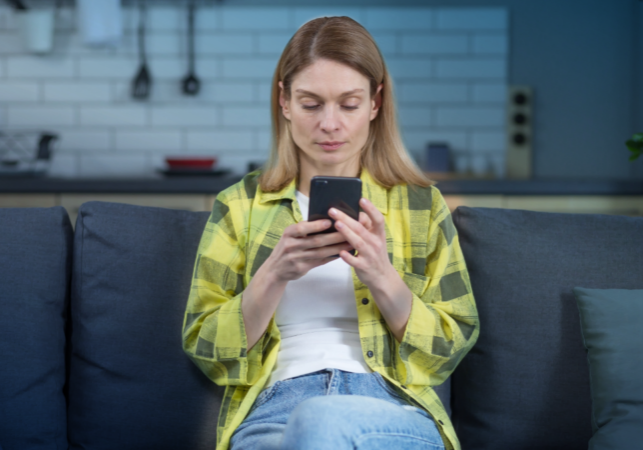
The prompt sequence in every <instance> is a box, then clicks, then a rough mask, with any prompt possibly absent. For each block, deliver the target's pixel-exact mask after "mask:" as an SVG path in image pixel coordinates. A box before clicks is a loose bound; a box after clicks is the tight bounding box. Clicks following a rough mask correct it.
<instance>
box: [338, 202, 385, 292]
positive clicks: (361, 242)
mask: <svg viewBox="0 0 643 450" xmlns="http://www.w3.org/2000/svg"><path fill="white" fill-rule="evenodd" d="M360 205H361V207H362V208H363V209H364V211H365V212H366V214H365V213H364V212H360V213H359V221H357V220H355V219H353V218H352V217H350V216H348V215H347V214H345V213H343V212H342V211H339V210H337V209H335V208H331V209H330V210H329V214H330V216H331V217H332V218H333V219H335V228H336V229H337V231H339V232H340V233H341V234H342V235H343V236H344V238H346V241H347V242H348V243H349V244H351V245H352V246H353V248H354V249H355V250H357V252H358V253H357V256H353V255H351V254H350V253H349V252H347V251H346V250H342V251H341V252H339V256H340V257H341V258H342V259H343V260H344V261H345V262H346V263H347V264H349V265H351V266H353V268H355V273H356V274H357V277H358V278H359V279H360V280H361V281H362V283H364V284H365V285H366V286H367V287H368V288H369V289H371V290H372V289H374V288H376V287H377V286H378V282H380V284H381V283H382V282H384V281H385V280H386V279H387V278H389V277H390V276H391V275H392V273H393V272H395V269H394V268H393V265H392V264H391V261H390V260H389V258H388V251H387V249H386V228H385V222H384V216H383V215H382V213H381V212H380V211H379V210H378V209H377V208H376V207H375V205H373V203H371V202H370V201H369V200H368V199H366V198H362V199H361V200H360Z"/></svg>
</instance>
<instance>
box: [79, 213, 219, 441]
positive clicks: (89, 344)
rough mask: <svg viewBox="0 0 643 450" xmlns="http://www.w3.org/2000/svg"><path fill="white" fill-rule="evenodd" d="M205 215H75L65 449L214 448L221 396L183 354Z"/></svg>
mask: <svg viewBox="0 0 643 450" xmlns="http://www.w3.org/2000/svg"><path fill="white" fill-rule="evenodd" d="M208 216H209V213H208V212H188V211H178V210H171V209H163V208H151V207H140V206H131V205H125V204H118V203H105V202H88V203H85V204H83V205H82V206H81V208H80V211H79V214H78V219H77V222H76V229H75V239H74V263H73V276H72V278H73V286H72V297H71V319H72V334H71V348H72V353H71V367H70V390H69V412H68V421H69V441H70V448H71V449H80V448H82V449H85V450H94V449H110V450H113V449H119V450H128V449H132V450H140V449H146V448H154V449H157V450H162V449H167V450H175V449H190V450H197V449H204V450H205V449H208V450H211V449H213V448H215V446H216V420H217V416H218V413H219V407H220V399H221V396H222V388H220V387H219V386H217V385H216V384H214V383H213V382H211V381H210V380H208V379H207V378H206V377H205V375H203V373H201V372H200V371H199V369H197V367H196V366H195V365H194V364H193V363H192V362H191V361H190V360H189V359H188V358H187V356H186V355H185V354H184V353H183V350H182V340H181V329H182V323H183V313H184V311H185V305H186V302H187V298H188V293H189V288H190V282H191V279H192V270H193V267H194V259H195V256H196V250H197V246H198V243H199V239H200V237H201V234H202V232H203V229H204V226H205V223H206V221H207V219H208Z"/></svg>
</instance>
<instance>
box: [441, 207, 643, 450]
mask: <svg viewBox="0 0 643 450" xmlns="http://www.w3.org/2000/svg"><path fill="white" fill-rule="evenodd" d="M453 217H454V223H455V225H456V227H457V229H458V233H459V237H460V244H461V247H462V250H463V253H464V256H465V259H466V262H467V268H468V270H469V275H470V277H471V285H472V288H473V292H474V296H475V299H476V303H477V306H478V312H479V316H480V337H479V339H478V342H477V344H476V345H475V347H474V348H473V349H472V350H471V352H470V353H469V354H468V355H467V356H466V357H465V358H464V360H463V361H462V363H461V364H460V366H459V367H458V368H457V369H456V371H455V372H454V374H453V375H452V402H451V406H452V409H453V411H452V414H453V422H454V425H455V427H456V431H457V433H458V436H459V437H460V439H461V441H462V448H463V449H464V450H473V449H509V448H510V449H527V448H530V449H531V448H547V449H561V450H562V449H564V450H574V449H587V446H588V441H589V439H590V437H591V435H592V426H591V403H590V389H589V369H588V365H587V357H586V351H585V348H584V346H583V341H582V337H581V329H580V320H579V315H578V308H577V307H576V301H575V297H574V293H573V287H575V286H585V287H588V288H603V289H607V288H620V289H640V288H643V277H642V276H641V271H640V270H639V269H640V267H641V248H643V218H633V217H627V216H610V215H601V214H563V213H545V212H533V211H523V210H512V209H500V208H469V207H458V208H457V209H456V210H455V211H454V214H453Z"/></svg>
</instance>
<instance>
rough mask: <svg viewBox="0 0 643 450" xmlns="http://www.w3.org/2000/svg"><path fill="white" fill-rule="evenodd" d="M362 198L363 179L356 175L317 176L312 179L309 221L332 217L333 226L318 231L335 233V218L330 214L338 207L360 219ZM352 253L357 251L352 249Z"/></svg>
mask: <svg viewBox="0 0 643 450" xmlns="http://www.w3.org/2000/svg"><path fill="white" fill-rule="evenodd" d="M360 198H362V180H360V179H359V178H354V177H326V176H316V177H313V178H312V179H311V180H310V204H309V207H308V221H309V222H312V221H313V220H322V219H330V221H331V223H332V226H331V227H329V228H327V229H325V230H324V231H320V232H318V233H313V234H320V233H334V232H335V231H337V230H336V229H335V220H333V219H332V218H331V217H330V216H329V215H328V210H329V209H330V208H336V209H338V210H340V211H342V212H344V213H345V214H347V215H348V216H350V217H352V218H353V219H355V220H359V200H360ZM351 253H353V254H354V253H355V250H352V251H351Z"/></svg>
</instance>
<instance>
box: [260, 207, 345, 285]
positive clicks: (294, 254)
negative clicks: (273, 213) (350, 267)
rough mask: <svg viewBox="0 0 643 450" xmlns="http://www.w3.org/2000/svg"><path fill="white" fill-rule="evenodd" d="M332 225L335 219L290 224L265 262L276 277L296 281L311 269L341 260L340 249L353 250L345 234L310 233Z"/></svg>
mask: <svg viewBox="0 0 643 450" xmlns="http://www.w3.org/2000/svg"><path fill="white" fill-rule="evenodd" d="M330 227H331V221H330V220H327V219H324V220H315V221H313V222H308V221H302V222H299V223H296V224H292V225H290V226H288V227H287V228H286V229H285V230H284V234H283V236H281V239H279V242H277V245H276V246H275V248H274V249H273V251H272V253H271V254H270V256H269V257H268V259H267V260H266V261H265V264H266V267H267V268H270V271H272V273H273V276H275V278H276V279H277V280H279V281H281V282H287V281H291V280H296V279H298V278H301V277H302V276H304V275H305V274H306V273H307V272H308V271H309V270H310V269H312V268H314V267H317V266H321V265H323V264H326V263H328V262H330V261H333V260H335V259H337V258H338V257H339V256H338V255H339V252H340V250H346V251H349V250H352V248H353V247H352V246H351V245H350V244H349V243H348V242H346V239H345V238H344V236H342V234H341V233H339V232H337V231H335V232H333V233H323V234H317V235H314V236H310V234H311V233H317V232H319V231H323V230H325V229H327V228H330Z"/></svg>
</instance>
